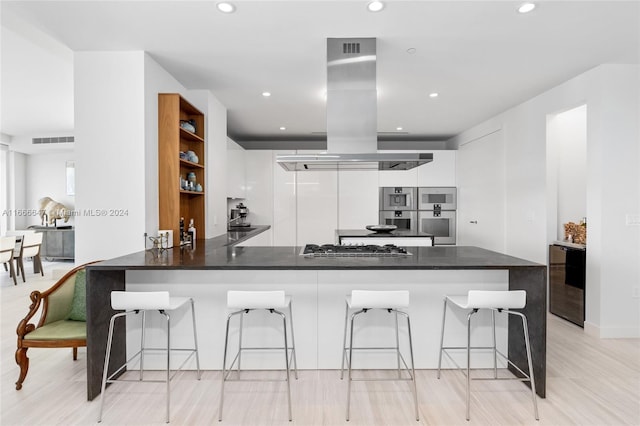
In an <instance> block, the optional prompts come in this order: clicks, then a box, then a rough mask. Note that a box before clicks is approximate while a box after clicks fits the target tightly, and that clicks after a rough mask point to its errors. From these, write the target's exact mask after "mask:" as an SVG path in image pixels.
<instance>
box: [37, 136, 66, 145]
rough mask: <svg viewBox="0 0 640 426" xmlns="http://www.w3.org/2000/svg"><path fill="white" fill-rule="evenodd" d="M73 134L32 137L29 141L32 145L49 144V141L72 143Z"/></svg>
mask: <svg viewBox="0 0 640 426" xmlns="http://www.w3.org/2000/svg"><path fill="white" fill-rule="evenodd" d="M73 142H74V137H73V136H59V137H55V138H33V139H31V143H32V144H33V145H43V144H51V143H73Z"/></svg>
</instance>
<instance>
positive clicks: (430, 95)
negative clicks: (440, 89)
mask: <svg viewBox="0 0 640 426" xmlns="http://www.w3.org/2000/svg"><path fill="white" fill-rule="evenodd" d="M429 97H430V98H437V97H438V93H437V92H433V93H429Z"/></svg>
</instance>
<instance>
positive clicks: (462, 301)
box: [438, 290, 539, 420]
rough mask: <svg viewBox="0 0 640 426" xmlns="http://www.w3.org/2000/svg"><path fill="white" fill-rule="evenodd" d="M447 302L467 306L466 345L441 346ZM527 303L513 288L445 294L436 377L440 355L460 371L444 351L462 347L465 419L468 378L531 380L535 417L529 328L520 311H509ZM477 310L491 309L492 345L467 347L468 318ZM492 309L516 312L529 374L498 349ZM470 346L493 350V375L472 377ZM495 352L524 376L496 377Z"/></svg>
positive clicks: (494, 312)
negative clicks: (465, 353) (465, 364)
mask: <svg viewBox="0 0 640 426" xmlns="http://www.w3.org/2000/svg"><path fill="white" fill-rule="evenodd" d="M447 303H450V304H451V305H453V306H455V307H457V308H459V309H464V310H467V309H470V310H471V311H470V312H469V314H468V315H467V346H444V327H445V320H446V316H447ZM526 303H527V292H526V291H524V290H515V291H482V290H470V291H469V293H468V294H467V295H466V296H464V295H463V296H445V298H444V309H443V312H442V333H441V334H440V354H439V357H438V379H439V378H440V368H441V366H442V354H445V355H447V357H448V358H449V359H450V360H451V361H452V362H453V364H454V365H455V366H456V367H457V368H458V369H460V370H462V369H461V368H460V366H458V364H457V363H456V362H455V360H454V359H453V358H452V357H451V355H450V354H449V353H448V352H447V351H448V350H450V349H465V350H466V352H467V368H466V370H467V372H466V378H467V395H466V399H467V420H469V417H470V404H471V380H520V381H525V382H530V383H531V397H532V399H533V412H534V415H535V418H536V420H539V417H538V404H537V401H536V384H535V380H534V377H533V364H532V362H531V347H530V344H529V328H528V327H527V317H526V316H525V315H524V314H523V313H521V312H516V311H512V310H511V309H522V308H524V307H525V305H526ZM480 309H489V310H491V323H492V331H493V333H492V343H493V344H492V346H474V347H472V346H471V317H472V316H473V314H475V313H476V312H478V311H479V310H480ZM496 312H504V313H506V314H510V315H516V316H518V317H520V318H521V319H522V327H523V329H524V343H525V347H526V350H527V362H528V364H529V374H526V373H525V372H524V371H522V370H521V369H520V368H519V367H518V366H517V365H515V364H514V363H513V362H511V361H510V360H509V358H508V357H507V356H506V355H504V354H503V353H502V352H500V351H499V350H498V349H497V348H496V317H495V314H496ZM471 349H491V350H492V351H493V378H477V377H476V378H472V377H471V366H470V357H471ZM496 355H500V356H501V357H502V358H503V359H505V360H506V361H507V363H509V364H510V365H512V366H513V367H514V368H515V369H516V370H518V372H520V374H522V375H523V376H524V377H505V378H498V366H497V365H498V364H497V358H496Z"/></svg>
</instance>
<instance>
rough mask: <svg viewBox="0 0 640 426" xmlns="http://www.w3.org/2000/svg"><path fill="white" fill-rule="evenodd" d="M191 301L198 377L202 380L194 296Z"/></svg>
mask: <svg viewBox="0 0 640 426" xmlns="http://www.w3.org/2000/svg"><path fill="white" fill-rule="evenodd" d="M189 301H190V302H191V321H192V322H193V346H194V348H195V350H196V369H197V378H198V380H200V379H201V378H202V371H200V351H199V350H198V333H197V332H196V307H195V302H194V301H193V298H190V299H189Z"/></svg>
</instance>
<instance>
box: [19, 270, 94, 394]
mask: <svg viewBox="0 0 640 426" xmlns="http://www.w3.org/2000/svg"><path fill="white" fill-rule="evenodd" d="M91 263H95V262H90V263H87V264H84V265H80V266H78V267H76V268H74V269H72V270H71V271H69V272H67V273H66V274H65V275H64V276H63V277H62V278H60V280H58V282H56V283H55V284H54V285H53V286H52V287H51V288H49V289H48V290H46V291H44V292H39V291H33V292H31V295H30V296H29V298H30V299H31V306H29V313H28V314H27V316H26V317H24V319H22V320H21V321H20V323H19V324H18V328H17V330H16V332H17V333H18V349H17V350H16V363H17V364H18V366H19V367H20V377H19V378H18V381H17V382H16V389H17V390H20V389H22V382H24V379H25V378H26V376H27V372H28V370H29V358H28V357H27V349H29V348H73V359H74V360H76V359H77V358H78V348H79V347H82V346H87V327H86V324H87V323H86V317H85V312H86V297H85V294H86V293H85V281H84V274H85V266H87V265H89V264H91ZM76 278H77V280H76ZM40 306H42V314H41V316H40V321H38V325H34V324H32V323H30V322H29V321H31V319H32V318H33V316H34V315H35V314H36V313H37V312H38V309H39V308H40Z"/></svg>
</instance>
